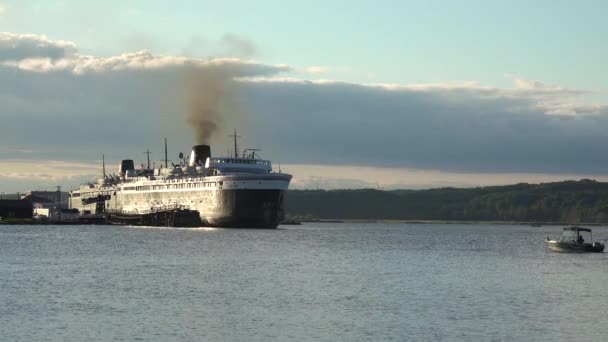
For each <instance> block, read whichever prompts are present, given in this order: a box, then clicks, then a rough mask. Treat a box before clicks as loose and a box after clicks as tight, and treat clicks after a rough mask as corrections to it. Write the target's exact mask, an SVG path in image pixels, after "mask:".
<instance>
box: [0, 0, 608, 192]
mask: <svg viewBox="0 0 608 342" xmlns="http://www.w3.org/2000/svg"><path fill="white" fill-rule="evenodd" d="M607 12H608V3H607V2H605V1H578V2H573V1H543V0H537V1H534V2H530V1H508V2H506V1H373V2H372V1H337V0H335V1H290V2H285V1H255V2H253V1H222V2H209V1H171V2H169V1H112V0H108V1H103V2H102V1H99V2H95V1H7V0H0V32H1V33H0V119H1V120H2V124H1V125H0V143H1V144H0V191H4V192H12V191H25V190H29V189H32V188H51V187H53V186H55V185H62V186H65V187H73V186H75V185H77V184H78V183H79V182H81V181H84V180H87V179H90V178H93V177H94V176H95V175H96V174H99V172H100V163H101V154H102V153H103V154H105V155H106V159H107V160H108V163H109V165H115V164H117V163H118V161H119V160H120V159H122V158H133V159H135V160H137V161H138V162H141V160H143V159H144V154H143V153H142V152H143V151H145V150H146V149H147V148H150V149H151V150H152V151H153V157H155V158H156V159H155V160H159V159H161V157H162V154H163V153H162V144H163V138H164V137H167V138H168V139H169V144H170V155H172V156H175V155H176V154H177V153H178V152H180V151H181V152H187V150H188V149H189V146H191V145H192V144H193V143H194V142H195V140H196V139H195V137H194V136H193V133H192V130H191V129H190V128H189V127H188V124H187V120H188V115H187V112H188V99H187V97H188V95H187V94H185V93H184V75H186V74H188V73H191V72H192V70H194V69H196V70H201V72H204V73H212V74H214V75H221V77H222V79H223V80H224V79H225V81H226V82H227V83H229V84H230V85H231V86H230V87H231V89H232V90H231V93H230V96H229V98H227V99H223V100H222V101H221V102H222V105H221V110H220V112H221V113H220V114H221V125H220V127H219V129H218V132H217V133H215V135H214V136H213V137H211V142H212V144H213V146H212V148H213V150H214V153H216V154H223V153H224V152H225V151H226V150H227V148H228V145H229V141H228V140H229V139H228V137H227V135H228V134H229V133H230V132H231V131H232V129H233V128H237V129H238V130H239V132H240V133H239V134H240V135H242V136H243V138H242V141H241V143H242V144H243V146H251V147H256V148H260V149H262V150H263V151H262V152H261V155H262V156H263V157H264V158H268V159H271V160H273V161H274V162H275V167H278V164H279V163H280V164H281V168H282V170H283V171H285V172H290V173H293V174H294V181H293V184H292V185H293V187H295V188H356V187H374V188H376V187H377V188H383V189H391V188H429V187H441V186H467V187H470V186H479V185H491V184H509V183H517V182H534V183H538V182H545V181H559V180H563V179H580V178H593V179H598V180H608V157H606V156H605V155H606V154H605V153H604V147H605V146H608V144H607V143H608V133H607V132H608V81H607V79H608V78H607V76H608V68H606V66H605V61H606V60H608V45H606V44H604V43H603V42H604V40H605V37H606V36H608V23H607V22H606V21H605V18H604V13H607ZM173 159H175V157H173Z"/></svg>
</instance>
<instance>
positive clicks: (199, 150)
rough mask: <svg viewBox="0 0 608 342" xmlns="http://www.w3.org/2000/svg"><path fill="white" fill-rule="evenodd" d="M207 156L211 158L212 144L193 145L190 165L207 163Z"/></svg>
mask: <svg viewBox="0 0 608 342" xmlns="http://www.w3.org/2000/svg"><path fill="white" fill-rule="evenodd" d="M207 158H211V146H209V145H194V146H192V153H191V154H190V166H196V165H205V162H206V161H207Z"/></svg>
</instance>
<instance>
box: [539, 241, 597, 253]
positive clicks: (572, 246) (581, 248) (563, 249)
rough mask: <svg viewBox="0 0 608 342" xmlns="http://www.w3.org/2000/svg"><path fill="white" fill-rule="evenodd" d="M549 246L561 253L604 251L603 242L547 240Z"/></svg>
mask: <svg viewBox="0 0 608 342" xmlns="http://www.w3.org/2000/svg"><path fill="white" fill-rule="evenodd" d="M547 246H548V247H549V249H551V250H552V251H554V252H560V253H602V252H604V245H603V244H590V243H582V244H578V243H567V242H557V241H547Z"/></svg>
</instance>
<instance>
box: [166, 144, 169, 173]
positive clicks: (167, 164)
mask: <svg viewBox="0 0 608 342" xmlns="http://www.w3.org/2000/svg"><path fill="white" fill-rule="evenodd" d="M168 168H169V158H168V157H167V138H165V169H168Z"/></svg>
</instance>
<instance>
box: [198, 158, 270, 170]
mask: <svg viewBox="0 0 608 342" xmlns="http://www.w3.org/2000/svg"><path fill="white" fill-rule="evenodd" d="M205 168H207V169H216V170H219V171H220V172H250V173H270V172H271V171H272V164H271V163H270V161H269V160H262V159H253V158H234V157H224V158H207V161H206V163H205Z"/></svg>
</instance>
